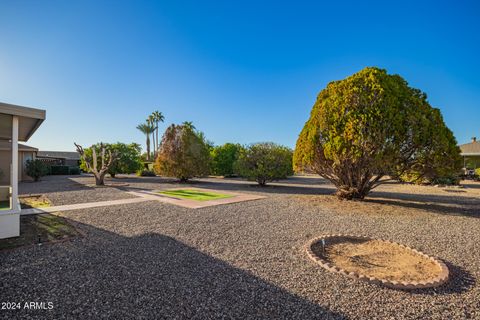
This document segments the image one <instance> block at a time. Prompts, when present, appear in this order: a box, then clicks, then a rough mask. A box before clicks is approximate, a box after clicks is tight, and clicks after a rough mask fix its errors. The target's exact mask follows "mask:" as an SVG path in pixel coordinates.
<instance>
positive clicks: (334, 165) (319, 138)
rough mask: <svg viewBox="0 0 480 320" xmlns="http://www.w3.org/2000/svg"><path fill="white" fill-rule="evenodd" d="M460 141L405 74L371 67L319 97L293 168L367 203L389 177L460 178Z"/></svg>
mask: <svg viewBox="0 0 480 320" xmlns="http://www.w3.org/2000/svg"><path fill="white" fill-rule="evenodd" d="M454 140H455V139H454V138H453V135H452V134H451V131H450V130H449V129H448V128H447V127H446V125H445V123H444V122H443V119H442V117H441V114H440V111H439V110H438V109H434V108H432V107H431V106H430V104H429V103H428V101H427V96H426V94H425V93H423V92H421V91H420V90H418V89H415V88H411V87H409V86H408V84H407V82H406V81H405V80H404V79H403V78H402V77H400V76H399V75H389V74H387V72H386V71H385V70H383V69H378V68H365V69H363V70H362V71H360V72H358V73H356V74H354V75H352V76H350V77H348V78H346V79H344V80H340V81H334V82H331V83H329V84H328V85H327V87H326V88H325V89H324V90H322V91H321V92H320V94H319V95H318V97H317V101H316V102H315V104H314V106H313V109H312V112H311V114H310V119H309V120H308V121H307V122H306V124H305V126H304V128H303V130H302V131H301V133H300V136H299V138H298V140H297V145H296V148H295V154H294V168H295V170H297V171H302V170H308V171H313V172H316V173H318V174H320V175H321V176H323V177H325V178H327V179H328V180H330V181H331V182H332V183H333V184H334V185H335V186H336V188H337V196H339V197H340V198H344V199H353V198H358V199H363V198H364V197H365V196H366V195H367V194H368V193H369V192H370V190H372V189H373V188H375V187H376V186H378V185H379V184H380V183H382V182H383V181H382V177H384V176H385V175H393V176H395V177H401V176H402V175H404V174H413V173H415V172H417V173H418V174H419V175H421V176H430V177H441V176H448V175H449V174H450V173H452V172H455V171H456V168H457V167H456V166H457V164H456V161H457V159H458V156H459V153H458V148H457V147H456V143H454ZM443 170H444V171H445V172H442V171H443Z"/></svg>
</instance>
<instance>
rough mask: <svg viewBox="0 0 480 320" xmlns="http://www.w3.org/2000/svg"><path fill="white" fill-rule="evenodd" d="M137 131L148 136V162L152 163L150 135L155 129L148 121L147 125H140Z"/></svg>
mask: <svg viewBox="0 0 480 320" xmlns="http://www.w3.org/2000/svg"><path fill="white" fill-rule="evenodd" d="M137 129H138V130H140V131H141V132H142V133H143V134H145V135H146V136H147V161H150V134H152V132H153V130H154V127H153V125H151V124H150V123H148V121H147V123H141V124H139V125H138V126H137Z"/></svg>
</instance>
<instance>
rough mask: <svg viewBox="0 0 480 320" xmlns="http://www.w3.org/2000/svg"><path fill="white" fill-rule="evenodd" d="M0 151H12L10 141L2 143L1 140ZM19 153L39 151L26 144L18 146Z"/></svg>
mask: <svg viewBox="0 0 480 320" xmlns="http://www.w3.org/2000/svg"><path fill="white" fill-rule="evenodd" d="M0 150H12V143H11V142H9V141H2V140H0ZM18 151H32V152H37V151H38V149H37V148H34V147H30V146H26V145H24V144H21V143H19V144H18Z"/></svg>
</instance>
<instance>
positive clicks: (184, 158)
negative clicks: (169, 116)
mask: <svg viewBox="0 0 480 320" xmlns="http://www.w3.org/2000/svg"><path fill="white" fill-rule="evenodd" d="M209 161H210V155H209V147H208V145H207V142H206V139H205V137H204V135H203V133H201V132H199V131H197V130H196V129H195V127H194V126H193V124H191V123H186V124H181V125H175V124H172V125H171V126H169V127H168V128H167V129H166V130H165V133H164V134H163V137H162V141H161V143H160V149H159V151H158V156H157V159H156V160H155V166H154V170H155V172H156V173H157V174H159V175H163V176H168V177H176V178H178V179H180V180H181V181H187V180H188V179H191V178H193V177H199V176H205V175H208V173H209Z"/></svg>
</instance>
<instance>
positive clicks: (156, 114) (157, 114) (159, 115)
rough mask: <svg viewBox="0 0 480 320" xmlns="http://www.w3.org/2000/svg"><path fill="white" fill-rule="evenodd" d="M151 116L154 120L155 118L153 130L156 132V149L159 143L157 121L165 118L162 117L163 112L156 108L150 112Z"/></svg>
mask: <svg viewBox="0 0 480 320" xmlns="http://www.w3.org/2000/svg"><path fill="white" fill-rule="evenodd" d="M152 116H153V118H154V120H155V126H156V127H157V129H156V130H155V132H156V135H157V137H156V139H157V150H158V148H160V143H159V141H158V123H159V122H163V120H165V117H164V116H163V114H162V113H161V112H160V111H158V110H157V111H154V112H153V113H152Z"/></svg>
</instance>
